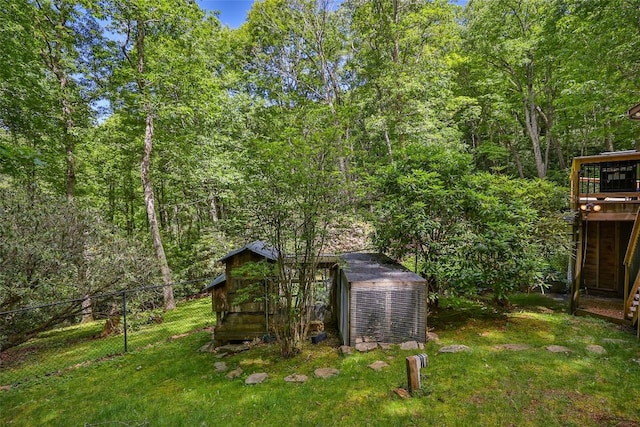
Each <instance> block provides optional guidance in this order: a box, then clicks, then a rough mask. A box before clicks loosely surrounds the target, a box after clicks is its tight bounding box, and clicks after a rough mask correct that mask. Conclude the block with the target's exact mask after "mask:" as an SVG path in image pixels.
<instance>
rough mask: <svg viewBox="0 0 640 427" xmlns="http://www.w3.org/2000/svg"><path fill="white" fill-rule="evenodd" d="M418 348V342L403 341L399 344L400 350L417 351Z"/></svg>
mask: <svg viewBox="0 0 640 427" xmlns="http://www.w3.org/2000/svg"><path fill="white" fill-rule="evenodd" d="M418 348H419V346H418V341H405V342H403V343H402V344H400V350H417V349H418Z"/></svg>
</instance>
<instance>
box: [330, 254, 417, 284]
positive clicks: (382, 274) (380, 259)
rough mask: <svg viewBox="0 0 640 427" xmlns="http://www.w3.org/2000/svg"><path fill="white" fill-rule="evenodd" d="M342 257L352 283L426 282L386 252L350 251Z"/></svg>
mask: <svg viewBox="0 0 640 427" xmlns="http://www.w3.org/2000/svg"><path fill="white" fill-rule="evenodd" d="M342 258H343V259H344V261H345V263H346V266H345V268H344V274H345V276H346V277H347V280H349V282H351V283H354V282H372V283H373V282H376V283H390V282H423V283H425V282H426V280H425V279H424V278H422V277H420V276H418V275H417V274H415V273H414V272H412V271H410V270H408V269H406V268H404V267H403V266H402V265H400V264H398V263H397V262H395V261H394V260H392V259H391V258H389V257H388V256H386V255H384V254H379V253H349V254H344V255H342Z"/></svg>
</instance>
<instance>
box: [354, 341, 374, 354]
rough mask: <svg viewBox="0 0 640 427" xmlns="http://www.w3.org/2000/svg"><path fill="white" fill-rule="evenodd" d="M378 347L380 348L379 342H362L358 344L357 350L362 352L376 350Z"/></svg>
mask: <svg viewBox="0 0 640 427" xmlns="http://www.w3.org/2000/svg"><path fill="white" fill-rule="evenodd" d="M376 348H378V343H377V342H361V343H358V344H356V350H358V351H359V352H361V353H366V352H368V351H371V350H375V349H376Z"/></svg>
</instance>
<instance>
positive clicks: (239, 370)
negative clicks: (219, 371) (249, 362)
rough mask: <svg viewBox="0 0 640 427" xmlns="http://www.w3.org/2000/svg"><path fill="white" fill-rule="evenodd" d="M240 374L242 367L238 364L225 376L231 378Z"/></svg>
mask: <svg viewBox="0 0 640 427" xmlns="http://www.w3.org/2000/svg"><path fill="white" fill-rule="evenodd" d="M240 375H242V368H241V367H239V366H238V367H237V368H236V369H234V370H233V371H230V372H229V373H228V374H227V378H229V379H230V380H232V379H234V378H238V377H239V376H240Z"/></svg>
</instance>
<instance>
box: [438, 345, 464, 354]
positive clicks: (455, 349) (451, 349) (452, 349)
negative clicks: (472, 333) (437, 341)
mask: <svg viewBox="0 0 640 427" xmlns="http://www.w3.org/2000/svg"><path fill="white" fill-rule="evenodd" d="M463 351H471V349H470V348H469V347H467V346H466V345H463V344H455V345H448V346H446V347H442V348H441V349H440V350H438V353H461V352H463Z"/></svg>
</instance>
